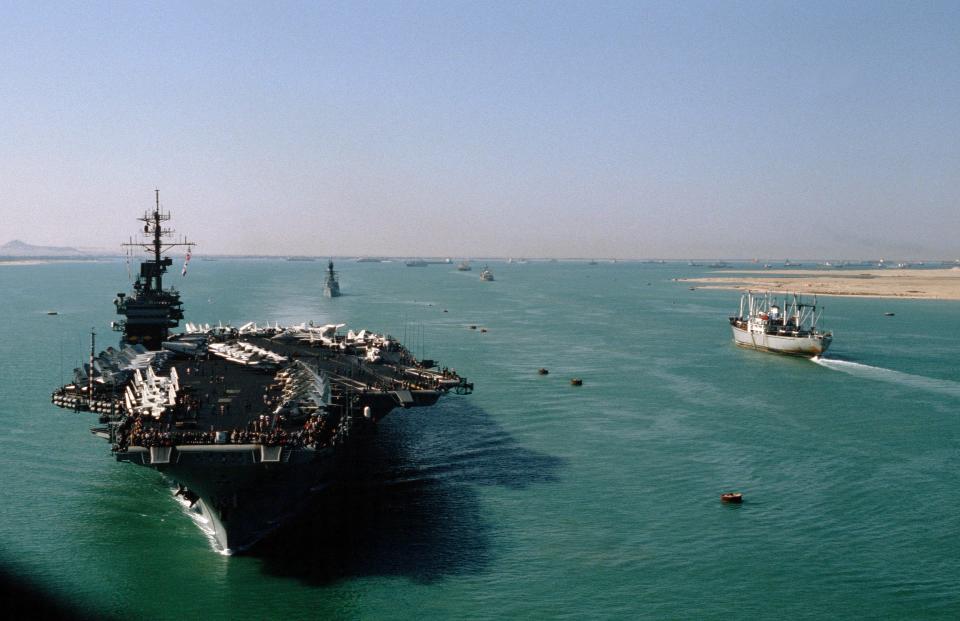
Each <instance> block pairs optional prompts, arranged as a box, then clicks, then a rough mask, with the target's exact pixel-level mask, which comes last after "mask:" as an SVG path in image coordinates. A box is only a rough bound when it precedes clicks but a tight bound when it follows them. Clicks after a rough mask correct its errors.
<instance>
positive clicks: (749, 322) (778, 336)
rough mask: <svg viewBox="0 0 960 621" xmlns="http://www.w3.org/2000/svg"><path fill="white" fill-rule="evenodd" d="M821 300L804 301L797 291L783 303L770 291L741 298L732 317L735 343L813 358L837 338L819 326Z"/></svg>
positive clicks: (761, 349)
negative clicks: (738, 308)
mask: <svg viewBox="0 0 960 621" xmlns="http://www.w3.org/2000/svg"><path fill="white" fill-rule="evenodd" d="M819 318H820V315H819V313H817V302H816V298H814V301H813V304H805V303H803V301H802V299H801V298H800V296H798V295H797V294H796V293H794V294H793V299H792V301H791V300H789V299H787V297H786V296H784V300H783V304H782V305H781V304H780V303H778V301H777V299H776V297H773V296H771V295H770V294H769V293H766V294H763V295H754V294H753V293H750V292H747V293H745V294H743V295H742V296H741V297H740V312H739V313H738V314H737V315H736V316H735V317H730V326H731V328H732V329H733V342H734V343H736V344H737V345H738V346H740V347H746V348H749V349H756V350H759V351H768V352H773V353H778V354H788V355H792V356H805V357H808V358H812V357H815V356H819V355H821V354H823V353H824V352H825V351H827V348H828V347H830V343H831V342H832V341H833V334H832V333H831V332H822V331H820V330H819V329H818V328H817V320H818V319H819Z"/></svg>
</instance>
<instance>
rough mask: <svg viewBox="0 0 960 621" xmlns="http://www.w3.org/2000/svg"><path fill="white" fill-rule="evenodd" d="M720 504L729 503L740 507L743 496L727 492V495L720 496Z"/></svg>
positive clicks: (738, 493)
mask: <svg viewBox="0 0 960 621" xmlns="http://www.w3.org/2000/svg"><path fill="white" fill-rule="evenodd" d="M720 502H729V503H733V504H736V505H739V504H741V503H742V502H743V494H741V493H740V492H727V493H726V494H720Z"/></svg>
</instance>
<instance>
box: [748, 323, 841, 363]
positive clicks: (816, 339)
mask: <svg viewBox="0 0 960 621" xmlns="http://www.w3.org/2000/svg"><path fill="white" fill-rule="evenodd" d="M732 329H733V341H734V343H736V344H737V345H739V346H740V347H746V348H748V349H756V350H759V351H766V352H772V353H777V354H786V355H789V356H804V357H808V358H812V357H814V356H820V355H822V354H823V353H824V352H826V351H827V349H828V348H829V347H830V341H831V337H830V336H829V335H826V334H809V335H806V336H789V335H779V334H766V333H764V332H761V331H751V330H746V329H743V328H738V327H737V326H732Z"/></svg>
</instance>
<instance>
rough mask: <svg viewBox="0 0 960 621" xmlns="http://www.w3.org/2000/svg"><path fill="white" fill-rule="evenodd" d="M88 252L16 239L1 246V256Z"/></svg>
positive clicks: (64, 254)
mask: <svg viewBox="0 0 960 621" xmlns="http://www.w3.org/2000/svg"><path fill="white" fill-rule="evenodd" d="M86 256H90V255H89V254H88V253H86V252H83V251H81V250H77V249H76V248H67V247H64V246H34V245H33V244H28V243H26V242H22V241H20V240H19V239H15V240H13V241H12V242H7V243H5V244H4V245H2V246H0V257H86Z"/></svg>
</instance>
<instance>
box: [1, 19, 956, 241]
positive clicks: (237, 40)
mask: <svg viewBox="0 0 960 621" xmlns="http://www.w3.org/2000/svg"><path fill="white" fill-rule="evenodd" d="M0 35H2V37H3V42H2V43H0V50H2V58H3V62H4V67H5V70H4V72H3V73H2V74H0V85H2V87H3V90H4V93H5V94H6V96H5V97H4V98H3V100H2V101H0V130H2V131H3V135H4V136H5V140H4V141H3V143H2V144H0V163H2V167H0V180H2V183H0V213H2V215H3V217H2V218H0V244H2V243H5V242H7V241H11V240H14V239H20V240H23V241H25V242H27V243H30V244H35V245H44V246H74V247H78V246H80V247H96V248H113V247H117V246H118V245H119V244H120V243H121V242H122V241H124V240H126V239H127V238H128V237H130V236H131V235H134V234H136V232H137V231H138V227H137V222H136V220H135V218H136V217H138V216H139V215H140V214H142V212H143V211H144V210H147V209H150V208H151V207H152V206H153V201H154V188H159V189H160V199H161V204H162V206H163V207H164V209H166V210H169V211H171V212H172V214H173V226H174V228H175V229H176V230H177V232H178V233H184V234H186V235H187V236H189V237H190V239H191V240H193V241H195V242H197V243H198V244H199V245H198V247H197V250H196V251H195V252H196V254H198V255H199V256H202V255H203V254H207V255H217V254H240V255H255V254H265V255H276V256H285V255H315V256H346V257H349V256H396V257H415V256H428V257H447V256H449V257H470V256H486V257H496V256H501V257H585V258H587V257H596V258H617V259H628V258H662V259H673V260H688V259H699V258H718V259H719V258H722V257H758V258H761V259H762V258H764V257H766V258H771V257H776V258H778V259H779V260H782V259H783V258H787V257H789V258H791V259H794V260H805V259H812V258H822V259H830V258H831V257H832V258H837V259H843V258H847V259H850V258H858V257H859V258H863V259H869V258H879V257H885V258H888V260H889V258H891V257H892V258H900V259H924V258H927V259H954V258H956V257H957V256H960V244H958V243H957V240H956V231H958V230H960V205H958V200H957V189H956V188H957V184H958V180H960V124H958V123H957V119H958V118H960V5H957V4H956V3H948V2H942V3H940V2H924V3H910V4H902V3H894V2H889V3H885V2H878V3H870V4H853V3H851V4H841V5H836V4H833V3H825V2H816V3H804V4H802V5H797V4H794V3H786V2H770V3H763V4H760V5H751V4H747V3H743V4H741V3H725V4H717V3H707V2H685V3H681V4H653V3H650V4H648V3H636V2H625V3H618V2H605V3H601V4H595V3H590V4H587V3H572V2H561V3H522V4H516V3H505V2H493V3H482V4H479V3H478V4H454V3H431V2H411V3H405V2H377V3H344V4H334V3H324V4H315V3H298V2H284V3H278V4H271V5H260V4H255V3H250V4H236V3H215V2H214V3H203V4H200V5H193V4H190V3H176V2H175V3H166V4H162V5H131V4H126V3H102V2H96V3H90V4H66V3H64V4H60V3H51V4H30V3H22V4H8V5H5V6H3V7H2V8H0Z"/></svg>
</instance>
